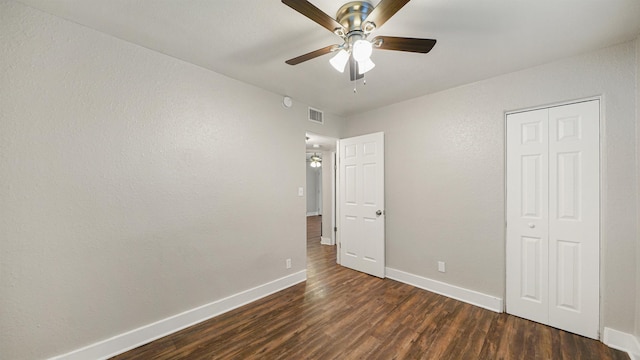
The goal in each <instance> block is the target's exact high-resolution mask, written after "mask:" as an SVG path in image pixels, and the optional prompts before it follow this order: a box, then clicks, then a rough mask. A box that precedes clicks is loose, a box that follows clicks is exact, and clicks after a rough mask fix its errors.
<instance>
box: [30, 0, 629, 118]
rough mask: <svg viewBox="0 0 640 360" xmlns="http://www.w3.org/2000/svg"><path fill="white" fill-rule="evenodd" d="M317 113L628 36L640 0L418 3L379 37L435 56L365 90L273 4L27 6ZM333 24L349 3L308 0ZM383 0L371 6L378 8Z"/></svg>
mask: <svg viewBox="0 0 640 360" xmlns="http://www.w3.org/2000/svg"><path fill="white" fill-rule="evenodd" d="M20 2H22V3H24V4H27V5H30V6H32V7H35V8H39V9H41V10H44V11H46V12H48V13H51V14H54V15H57V16H60V17H63V18H66V19H69V20H71V21H74V22H76V23H79V24H82V25H85V26H87V27H90V28H93V29H96V30H99V31H102V32H104V33H107V34H111V35H113V36H115V37H118V38H120V39H124V40H127V41H130V42H132V43H135V44H139V45H141V46H144V47H146V48H149V49H153V50H156V51H159V52H161V53H164V54H167V55H170V56H173V57H176V58H179V59H182V60H185V61H188V62H190V63H193V64H196V65H199V66H202V67H205V68H208V69H211V70H213V71H215V72H218V73H221V74H224V75H227V76H229V77H232V78H235V79H238V80H241V81H243V82H246V83H249V84H254V85H256V86H258V87H261V88H264V89H267V90H270V91H272V92H275V93H278V94H282V95H289V96H291V97H292V98H293V99H294V100H298V101H302V102H305V103H307V104H310V105H312V106H314V107H316V108H319V109H321V110H324V111H328V112H331V113H335V114H339V115H350V114H354V113H358V112H362V111H365V110H367V109H371V108H375V107H380V106H384V105H388V104H391V103H395V102H398V101H402V100H404V99H407V98H413V97H417V96H421V95H425V94H428V93H433V92H436V91H440V90H444V89H447V88H451V87H455V86H458V85H462V84H467V83H471V82H475V81H478V80H482V79H486V78H489V77H493V76H496V75H499V74H504V73H508V72H512V71H516V70H520V69H524V68H528V67H531V66H535V65H539V64H543V63H546V62H549V61H553V60H556V59H559V58H564V57H569V56H572V55H576V54H580V53H583V52H587V51H590V50H594V49H598V48H603V47H606V46H608V45H613V44H617V43H620V42H623V41H626V40H630V39H633V38H634V37H635V36H637V34H639V33H640V0H413V1H411V2H409V3H408V4H407V5H406V6H405V7H404V8H402V9H401V10H400V11H399V12H398V13H397V14H396V15H395V16H394V17H392V18H391V19H390V20H389V21H388V22H387V23H386V24H384V26H382V27H381V28H380V29H377V30H376V31H375V33H374V34H373V35H388V36H406V37H422V38H433V39H437V40H438V43H437V44H436V46H435V47H434V49H433V50H432V51H431V52H430V53H429V54H414V53H404V52H396V51H384V50H376V51H375V52H374V54H373V55H372V60H373V61H374V62H375V63H376V65H377V67H376V68H375V69H373V70H372V71H371V72H369V73H367V76H366V80H367V85H366V86H362V84H359V85H358V93H357V94H354V92H353V83H351V82H350V81H349V79H348V77H349V75H348V74H347V73H346V72H345V73H344V74H340V73H338V72H336V71H335V70H334V69H333V68H332V67H331V66H330V65H329V63H328V61H329V58H330V56H331V55H325V56H323V57H320V58H316V59H314V60H310V61H308V62H305V63H302V64H300V65H296V66H290V65H286V64H285V63H284V61H285V60H287V59H290V58H293V57H295V56H298V55H301V54H304V53H307V52H309V51H312V50H316V49H319V48H321V47H324V46H327V45H331V44H336V43H340V38H339V37H337V36H336V35H334V34H332V33H331V32H329V31H327V30H326V29H324V28H322V27H321V26H319V25H318V24H316V23H314V22H312V21H311V20H309V19H307V18H305V17H304V16H302V15H301V14H299V13H297V12H295V11H294V10H292V9H291V8H289V7H288V6H286V5H284V4H282V3H281V2H280V1H277V0H269V1H266V0H215V1H212V0H154V1H140V0H108V1H105V0H20ZM311 2H312V3H313V4H314V5H316V6H317V7H319V8H320V9H321V10H323V11H324V12H326V13H327V14H329V15H330V16H334V15H335V12H336V10H337V9H338V8H339V7H340V6H341V5H342V3H343V2H346V1H343V0H340V1H336V0H311ZM378 2H379V1H373V3H374V4H377V3H378Z"/></svg>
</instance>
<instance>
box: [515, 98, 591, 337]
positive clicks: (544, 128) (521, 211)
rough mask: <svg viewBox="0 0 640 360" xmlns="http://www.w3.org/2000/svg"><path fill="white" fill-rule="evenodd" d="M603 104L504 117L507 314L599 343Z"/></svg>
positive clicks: (563, 107)
mask: <svg viewBox="0 0 640 360" xmlns="http://www.w3.org/2000/svg"><path fill="white" fill-rule="evenodd" d="M599 114H600V103H599V101H598V100H593V101H587V102H581V103H576V104H570V105H563V106H557V107H552V108H548V109H540V110H534V111H529V112H523V113H517V114H510V115H508V116H507V312H509V313H511V314H514V315H517V316H521V317H524V318H527V319H531V320H534V321H537V322H541V323H544V324H548V325H551V326H554V327H557V328H560V329H563V330H567V331H570V332H573V333H576V334H580V335H583V336H587V337H591V338H595V339H597V338H598V330H599V296H600V295H599V272H600V271H599V264H600V215H599V214H600V200H599V199H600V190H599V189H600V165H599V164H600V162H599V126H600V125H599Z"/></svg>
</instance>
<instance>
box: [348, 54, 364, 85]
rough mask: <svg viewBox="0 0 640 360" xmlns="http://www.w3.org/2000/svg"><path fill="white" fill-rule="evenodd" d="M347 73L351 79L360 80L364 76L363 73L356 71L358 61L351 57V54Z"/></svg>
mask: <svg viewBox="0 0 640 360" xmlns="http://www.w3.org/2000/svg"><path fill="white" fill-rule="evenodd" d="M349 74H350V78H351V81H356V80H360V79H362V78H363V77H364V74H360V72H359V71H358V62H357V61H356V60H355V59H354V58H353V56H351V57H349Z"/></svg>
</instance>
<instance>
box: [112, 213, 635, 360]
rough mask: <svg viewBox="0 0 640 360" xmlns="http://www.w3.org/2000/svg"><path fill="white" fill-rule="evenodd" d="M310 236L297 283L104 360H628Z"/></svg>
mask: <svg viewBox="0 0 640 360" xmlns="http://www.w3.org/2000/svg"><path fill="white" fill-rule="evenodd" d="M309 220H310V221H314V220H315V221H318V217H315V219H314V218H311V219H309ZM315 228H317V224H310V227H308V229H315ZM309 234H310V235H314V237H310V238H309V239H308V241H307V249H308V250H307V251H308V267H307V276H308V280H307V281H306V282H305V283H302V284H299V285H296V286H294V287H291V288H288V289H286V290H283V291H280V292H278V293H276V294H273V295H271V296H269V297H266V298H263V299H261V300H258V301H256V302H254V303H252V304H249V305H246V306H244V307H241V308H238V309H236V310H233V311H230V312H228V313H225V314H223V315H220V316H218V317H216V318H213V319H211V320H208V321H205V322H203V323H201V324H198V325H195V326H192V327H190V328H188V329H185V330H182V331H179V332H177V333H174V334H172V335H169V336H167V337H164V338H162V339H159V340H156V341H154V342H152V343H150V344H147V345H144V346H142V347H139V348H137V349H134V350H131V351H129V352H127V353H124V354H122V355H119V356H116V357H114V358H113V359H117V360H120V359H474V360H475V359H518V360H520V359H571V360H576V359H599V360H608V359H629V357H628V356H627V355H626V354H625V353H623V352H621V351H617V350H613V349H610V348H608V347H607V346H605V345H604V344H602V343H600V342H598V341H595V340H591V339H587V338H584V337H581V336H578V335H573V334H570V333H567V332H564V331H561V330H557V329H554V328H551V327H548V326H544V325H540V324H537V323H534V322H531V321H527V320H524V319H521V318H517V317H515V316H511V315H507V314H497V313H494V312H492V311H489V310H484V309H481V308H478V307H475V306H472V305H469V304H466V303H463V302H460V301H456V300H453V299H450V298H447V297H444V296H440V295H437V294H434V293H430V292H428V291H424V290H420V289H417V288H414V287H412V286H409V285H405V284H402V283H399V282H396V281H393V280H389V279H384V280H383V279H378V278H376V277H372V276H368V275H365V274H362V273H359V272H356V271H352V270H349V269H345V268H342V267H340V266H337V265H336V264H335V258H336V253H335V247H334V246H324V245H320V238H319V237H318V236H319V233H318V232H317V231H315V232H314V231H310V232H309ZM316 234H317V235H316Z"/></svg>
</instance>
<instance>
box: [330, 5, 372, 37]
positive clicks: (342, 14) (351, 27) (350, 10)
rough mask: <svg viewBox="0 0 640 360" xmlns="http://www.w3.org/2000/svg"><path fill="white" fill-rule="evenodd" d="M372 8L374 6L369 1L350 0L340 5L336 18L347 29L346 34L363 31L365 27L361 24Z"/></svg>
mask: <svg viewBox="0 0 640 360" xmlns="http://www.w3.org/2000/svg"><path fill="white" fill-rule="evenodd" d="M373 9H374V6H373V5H372V4H371V3H370V2H369V1H351V2H348V3H346V4H344V5H342V6H341V7H340V9H339V10H338V12H337V13H336V20H337V21H338V22H339V23H340V24H341V25H342V26H344V28H345V29H346V30H347V34H346V35H347V36H348V35H349V34H350V33H351V32H354V31H356V32H362V33H364V32H365V30H366V29H363V28H362V26H363V25H364V21H365V19H366V18H367V16H369V14H370V13H371V12H372V11H373ZM367 32H370V30H369V31H367Z"/></svg>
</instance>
